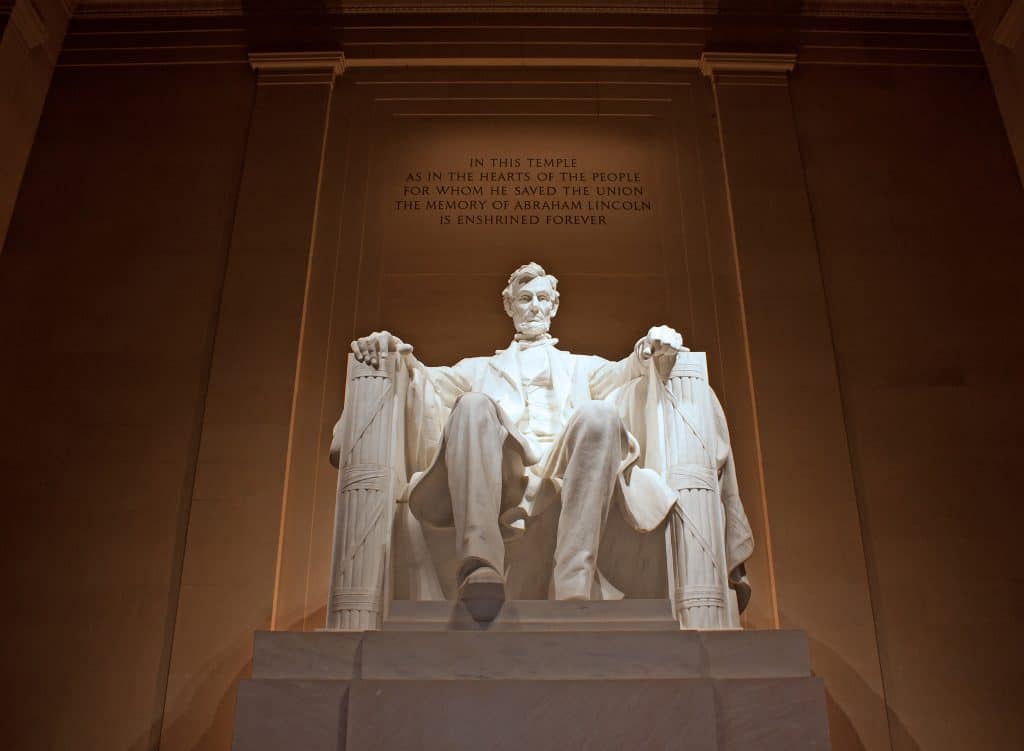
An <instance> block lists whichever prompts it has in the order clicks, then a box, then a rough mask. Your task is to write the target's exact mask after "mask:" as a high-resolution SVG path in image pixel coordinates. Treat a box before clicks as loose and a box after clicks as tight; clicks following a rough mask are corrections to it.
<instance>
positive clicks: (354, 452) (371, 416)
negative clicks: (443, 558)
mask: <svg viewBox="0 0 1024 751" xmlns="http://www.w3.org/2000/svg"><path fill="white" fill-rule="evenodd" d="M406 384H407V377H406V370H405V366H404V365H403V364H402V362H401V359H400V357H399V356H398V355H391V356H384V357H382V360H381V364H380V367H379V368H374V367H372V366H370V365H365V364H363V363H361V362H359V361H357V360H356V359H355V357H354V356H353V355H349V357H348V378H347V382H346V387H345V406H344V409H343V411H342V414H341V419H340V420H339V421H338V424H337V426H336V427H335V429H334V439H333V441H332V442H331V461H332V462H333V463H334V464H335V465H336V466H337V467H338V469H339V472H338V495H337V501H336V503H335V511H334V544H333V548H332V554H331V584H330V590H329V594H328V602H327V628H328V629H330V630H338V631H367V630H371V629H378V628H380V624H381V619H382V618H383V615H384V610H385V608H386V606H387V600H388V597H389V591H390V581H389V579H390V572H389V565H388V563H389V560H390V545H391V527H392V521H393V519H394V514H395V499H396V498H397V496H398V495H399V494H400V493H401V491H402V485H403V484H404V482H405V444H404V435H405V429H404V415H405V391H406Z"/></svg>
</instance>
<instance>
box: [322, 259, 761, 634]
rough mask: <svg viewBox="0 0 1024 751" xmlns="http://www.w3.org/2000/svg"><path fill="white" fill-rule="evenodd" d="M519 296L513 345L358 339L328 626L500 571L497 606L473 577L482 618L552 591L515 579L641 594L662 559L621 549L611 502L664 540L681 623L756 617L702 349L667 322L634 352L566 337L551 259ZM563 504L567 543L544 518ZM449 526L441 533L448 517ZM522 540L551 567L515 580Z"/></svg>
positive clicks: (640, 529) (345, 626)
mask: <svg viewBox="0 0 1024 751" xmlns="http://www.w3.org/2000/svg"><path fill="white" fill-rule="evenodd" d="M502 301H503V305H504V307H505V311H506V313H507V314H508V315H509V317H510V318H511V319H512V323H513V326H514V328H515V338H514V340H513V341H512V343H511V344H509V345H508V346H507V347H506V348H504V349H501V350H498V351H497V352H496V353H495V354H494V355H485V356H479V357H467V358H465V359H463V360H461V361H459V362H458V363H456V364H454V365H452V366H433V367H432V366H427V365H425V364H423V363H422V362H420V361H419V360H418V359H417V358H416V357H415V355H414V354H413V347H412V345H411V344H409V343H406V342H403V341H402V340H401V339H399V338H398V337H397V336H394V335H393V334H391V333H389V332H386V331H384V332H374V333H372V334H369V335H367V336H365V337H362V338H360V339H357V340H356V341H353V342H352V345H351V346H352V350H353V355H352V358H351V360H350V364H349V380H348V388H347V391H346V403H345V409H344V411H343V413H342V417H341V420H340V421H339V423H338V425H337V427H336V428H335V434H334V440H333V442H332V446H331V451H332V457H333V459H334V460H335V461H336V463H337V464H338V465H339V467H340V470H341V473H340V477H339V490H338V518H337V520H336V528H335V544H334V561H333V568H332V571H333V574H332V580H331V582H332V583H331V588H330V594H329V604H328V628H332V629H342V630H363V629H367V628H380V626H381V622H382V620H383V612H384V611H385V610H386V605H385V604H384V603H383V600H384V598H386V597H389V596H392V597H397V598H400V599H401V598H408V599H418V600H440V599H452V598H454V597H456V596H457V594H456V593H457V592H459V591H460V589H459V588H460V586H461V585H462V583H463V582H464V581H465V579H466V577H467V576H470V575H471V574H472V575H473V576H474V577H476V576H477V575H479V574H485V573H486V574H487V576H488V577H489V578H488V581H491V580H492V579H495V577H497V578H496V580H495V582H492V583H491V584H489V585H488V587H489V588H488V590H487V597H486V600H487V602H486V604H487V605H488V607H482V606H480V607H477V605H478V603H476V600H475V599H474V598H475V595H474V594H473V593H474V592H476V591H477V590H478V589H479V587H474V586H469V587H463V588H462V589H461V592H462V596H463V597H464V598H465V600H466V605H467V608H468V610H469V611H470V612H471V613H473V614H474V617H475V618H476V619H477V620H479V621H489V620H491V619H492V618H493V617H494V614H495V613H498V612H500V611H499V608H498V607H495V606H494V604H495V602H497V603H498V604H500V602H501V601H502V600H503V599H506V598H509V599H515V598H524V597H525V598H528V597H531V596H533V595H529V594H524V593H521V592H517V591H516V587H519V588H521V589H522V588H524V587H527V586H528V587H529V588H530V589H531V591H536V590H537V589H540V590H541V591H542V592H543V591H544V590H547V591H548V592H549V596H550V597H552V598H553V599H558V600H563V599H569V600H588V599H590V600H601V599H613V600H614V599H620V598H622V597H627V598H628V597H636V596H638V594H637V593H639V592H646V591H648V590H649V582H648V581H647V580H649V579H650V576H651V574H650V573H649V572H650V565H649V564H650V562H649V561H646V560H637V559H636V557H635V556H631V555H623V554H618V555H616V553H615V552H614V551H616V550H626V549H629V546H625V547H617V546H615V545H613V544H610V543H609V544H607V545H606V537H607V536H609V535H610V534H612V530H613V527H609V526H608V525H607V524H606V521H607V519H608V517H609V510H610V509H611V507H612V505H616V506H618V509H619V511H621V514H622V516H623V517H624V518H625V520H626V521H627V522H628V526H627V527H622V528H621V530H620V531H619V532H616V534H627V535H634V536H635V535H640V536H643V535H657V536H662V537H664V546H663V547H662V550H664V549H666V548H667V550H668V551H669V552H668V554H667V559H668V560H667V561H666V562H663V563H661V566H662V568H663V569H664V568H666V567H667V571H666V572H665V574H664V576H665V581H666V584H665V585H664V586H665V589H666V591H665V592H664V593H663V595H664V596H665V597H667V598H669V599H670V600H671V601H672V603H673V612H674V613H675V616H676V618H677V620H678V622H679V625H680V626H681V627H684V628H686V627H691V628H704V629H734V628H738V627H739V626H740V621H739V610H740V607H741V606H742V605H743V604H744V602H745V600H741V601H738V599H737V597H736V594H735V590H734V589H733V588H732V587H731V586H730V577H731V578H732V579H734V582H733V583H735V581H742V582H743V584H742V587H741V588H742V589H743V590H744V591H746V590H747V588H746V583H745V580H744V571H743V562H744V560H746V558H747V557H748V556H749V555H750V552H751V550H752V548H753V540H752V537H751V534H750V527H749V524H748V523H747V519H746V515H745V512H744V510H743V505H742V503H741V502H740V499H739V495H738V493H737V482H736V477H735V472H734V470H733V463H732V452H731V446H730V444H729V436H728V429H727V428H726V425H725V418H724V413H723V411H722V408H721V406H720V405H719V404H718V401H717V399H716V398H715V396H714V394H713V392H712V391H711V389H710V387H709V385H708V375H707V363H706V359H705V358H704V356H703V354H702V353H691V352H690V351H689V350H688V349H687V348H686V347H684V346H683V340H682V336H681V335H680V334H679V333H678V332H677V331H675V330H674V329H672V328H671V327H669V326H665V325H659V326H653V327H651V328H650V329H649V330H648V331H647V332H646V334H643V335H642V336H641V337H640V338H639V339H638V340H637V342H636V345H635V347H634V349H633V351H632V352H630V353H627V354H626V355H625V356H624V357H623V358H622V359H621V360H619V361H608V360H604V359H603V358H600V357H596V356H591V355H579V354H574V353H572V352H569V351H566V350H563V349H560V348H559V347H558V340H557V339H555V338H553V337H552V336H551V334H550V328H551V323H552V320H553V319H554V317H555V316H556V314H557V312H558V308H559V305H560V304H561V300H560V295H559V292H558V281H557V279H556V278H555V277H554V276H552V275H550V274H548V273H547V272H546V271H545V270H544V269H543V268H542V267H540V266H539V265H538V264H536V263H529V264H526V265H524V266H521V267H520V268H519V269H517V270H516V271H514V272H513V273H512V275H511V276H510V278H509V281H508V285H507V286H506V288H505V289H504V291H503V292H502ZM394 500H402V501H405V503H399V504H397V505H395V506H393V507H391V508H389V507H388V503H389V501H394ZM548 516H554V517H556V518H555V520H554V522H555V523H554V525H553V526H554V527H556V528H557V533H556V534H555V535H553V536H552V537H550V538H548V537H543V536H540V533H539V532H538V531H537V530H540V529H544V528H550V527H551V526H552V525H550V524H549V525H547V527H545V524H541V523H539V520H541V519H545V518H547V517H548ZM533 522H538V523H533ZM445 529H447V530H450V534H449V536H448V537H446V538H444V539H443V541H441V542H439V540H441V539H442V538H440V537H437V536H436V535H435V534H434V533H433V531H432V530H445ZM390 530H393V532H389V531H390ZM389 537H390V552H389ZM515 538H522V539H521V540H520V541H519V542H517V543H516V548H517V553H518V555H519V556H520V560H519V561H518V562H517V563H516V565H517V566H520V565H522V564H523V559H524V558H525V560H526V563H527V568H529V569H530V571H531V577H532V580H531V581H529V582H522V581H519V582H516V580H515V578H514V577H513V578H510V579H508V580H507V581H506V582H504V584H503V583H502V578H503V577H505V576H506V574H508V571H509V564H508V561H507V560H506V543H507V542H508V541H510V540H512V539H515ZM634 549H635V548H634ZM655 549H657V546H655ZM524 551H525V552H524ZM602 552H603V555H599V553H602ZM531 561H532V563H540V564H542V565H539V566H535V567H533V566H532V564H531ZM389 567H390V571H391V572H393V576H392V577H391V579H390V581H392V582H393V588H392V589H390V590H389V591H388V592H384V591H383V590H382V588H381V584H380V583H381V582H382V581H385V580H387V575H386V574H385V571H386V570H388V569H389ZM481 569H483V571H481ZM474 571H475V572H477V573H476V574H474V573H473V572H474ZM487 572H493V574H494V575H493V576H492V575H491V574H489V573H487ZM659 580H660V576H659ZM474 581H475V580H474ZM645 584H646V585H647V587H646V588H645ZM508 587H511V590H509V589H508ZM640 596H643V595H640ZM646 596H650V595H649V594H647V595H646Z"/></svg>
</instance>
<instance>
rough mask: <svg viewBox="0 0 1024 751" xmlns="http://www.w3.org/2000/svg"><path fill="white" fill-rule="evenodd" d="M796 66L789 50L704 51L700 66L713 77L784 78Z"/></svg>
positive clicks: (794, 57)
mask: <svg viewBox="0 0 1024 751" xmlns="http://www.w3.org/2000/svg"><path fill="white" fill-rule="evenodd" d="M795 66H796V55H795V54H792V53H788V52H702V53H701V56H700V62H699V64H698V67H699V68H700V72H701V73H703V74H704V75H705V76H707V77H708V78H711V79H716V78H719V77H720V76H722V75H728V76H737V75H739V76H755V77H758V78H778V79H783V78H785V77H786V75H787V74H788V73H789V72H790V71H791V70H793V68H794V67H795Z"/></svg>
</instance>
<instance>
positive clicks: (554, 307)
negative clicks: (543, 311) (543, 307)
mask: <svg viewBox="0 0 1024 751" xmlns="http://www.w3.org/2000/svg"><path fill="white" fill-rule="evenodd" d="M556 315H558V298H557V297H556V298H555V301H554V303H552V304H551V317H552V318H554V317H555V316H556Z"/></svg>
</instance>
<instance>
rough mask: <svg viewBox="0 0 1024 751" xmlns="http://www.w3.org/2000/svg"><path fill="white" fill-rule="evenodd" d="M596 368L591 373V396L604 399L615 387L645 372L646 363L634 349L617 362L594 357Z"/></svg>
mask: <svg viewBox="0 0 1024 751" xmlns="http://www.w3.org/2000/svg"><path fill="white" fill-rule="evenodd" d="M592 362H593V365H594V369H593V370H592V371H591V373H590V377H589V385H590V398H591V399H604V398H606V397H607V396H608V395H609V394H610V393H612V392H613V391H614V390H615V389H617V388H619V387H620V386H623V385H625V384H627V383H629V382H630V381H632V380H633V379H634V378H639V377H640V376H642V375H643V374H644V364H643V361H642V360H641V359H640V356H639V355H638V354H637V352H636V351H635V349H634V351H633V352H631V353H630V354H628V355H627V356H626V357H624V358H622V359H621V360H618V361H616V362H611V361H609V360H605V359H604V358H601V357H594V358H592Z"/></svg>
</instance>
